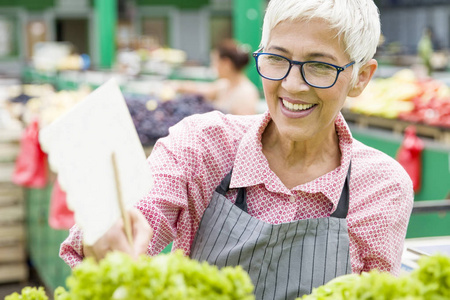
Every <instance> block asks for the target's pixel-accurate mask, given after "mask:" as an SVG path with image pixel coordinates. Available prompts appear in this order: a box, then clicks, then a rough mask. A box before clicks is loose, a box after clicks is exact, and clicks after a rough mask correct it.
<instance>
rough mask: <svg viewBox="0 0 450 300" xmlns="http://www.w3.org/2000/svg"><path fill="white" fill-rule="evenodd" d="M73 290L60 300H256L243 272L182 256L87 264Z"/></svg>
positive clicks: (72, 280) (116, 257)
mask: <svg viewBox="0 0 450 300" xmlns="http://www.w3.org/2000/svg"><path fill="white" fill-rule="evenodd" d="M67 287H68V290H66V289H64V288H63V287H58V288H57V289H56V290H55V295H54V296H55V300H72V299H73V300H75V299H76V300H83V299H86V300H96V299H98V300H105V299H114V300H120V299H123V300H125V299H127V300H128V299H136V300H139V299H155V300H156V299H158V300H173V299H185V300H194V299H195V300H206V299H215V300H216V299H217V300H227V299H229V300H232V299H235V300H251V299H255V298H254V296H253V294H252V293H253V284H252V282H251V280H250V277H249V276H248V274H247V273H246V272H245V271H244V270H243V269H242V268H241V267H240V266H237V267H225V268H222V269H218V268H217V267H215V266H212V265H209V264H208V263H206V262H202V263H200V262H198V261H195V260H191V259H189V258H188V257H185V256H184V255H183V254H182V253H181V252H175V253H172V254H161V255H158V256H155V257H149V256H146V255H142V256H140V257H139V258H138V259H137V260H134V259H133V258H131V257H130V256H128V255H126V254H123V253H120V252H111V253H109V254H108V255H107V256H106V257H105V258H104V259H103V260H101V261H100V262H99V263H97V262H95V261H94V260H93V259H92V258H87V259H85V260H84V261H83V262H82V263H81V264H80V265H79V266H77V267H76V268H74V270H73V272H72V275H71V276H70V277H68V279H67ZM19 299H24V300H25V299H30V300H31V299H33V300H46V299H48V298H47V296H46V295H45V292H44V290H43V289H42V288H40V289H36V288H31V287H26V288H24V289H23V290H22V294H21V295H20V294H18V293H13V294H11V295H9V296H6V298H5V300H19Z"/></svg>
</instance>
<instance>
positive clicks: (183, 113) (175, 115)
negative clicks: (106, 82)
mask: <svg viewBox="0 0 450 300" xmlns="http://www.w3.org/2000/svg"><path fill="white" fill-rule="evenodd" d="M124 97H125V102H126V103H127V106H128V110H129V111H130V115H131V118H132V119H133V123H134V126H135V127H136V131H137V133H138V136H139V139H140V141H141V143H142V145H143V146H151V145H154V144H155V143H156V141H157V140H158V139H159V138H161V137H165V136H167V135H168V134H169V128H170V127H171V126H173V125H175V124H176V123H178V122H180V121H181V120H182V119H184V118H185V117H187V116H190V115H193V114H198V113H206V112H209V111H212V110H214V109H215V108H214V107H213V105H212V104H211V103H209V102H207V101H206V100H205V99H204V98H203V97H202V96H201V95H196V94H183V95H178V96H177V97H175V98H174V99H173V100H169V101H162V100H161V99H157V98H155V97H151V96H145V95H135V94H125V95H124ZM148 101H156V103H157V105H156V108H155V109H153V110H149V109H148V108H147V102H148ZM150 108H151V109H152V108H153V107H152V106H150Z"/></svg>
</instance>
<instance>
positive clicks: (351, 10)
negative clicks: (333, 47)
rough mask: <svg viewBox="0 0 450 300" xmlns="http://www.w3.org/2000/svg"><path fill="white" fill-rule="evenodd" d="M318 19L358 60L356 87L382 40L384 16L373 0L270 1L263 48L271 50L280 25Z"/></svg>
mask: <svg viewBox="0 0 450 300" xmlns="http://www.w3.org/2000/svg"><path fill="white" fill-rule="evenodd" d="M315 18H320V19H324V20H326V21H327V22H328V23H329V24H330V26H331V28H333V29H335V30H337V36H338V37H340V38H342V39H343V42H344V46H345V52H346V53H347V55H348V56H349V57H350V59H351V60H354V61H355V65H354V67H353V74H352V84H355V83H356V80H357V76H358V71H359V68H360V67H361V66H362V65H364V64H365V63H367V62H368V61H369V60H370V59H372V58H373V56H374V55H375V52H376V50H377V46H378V42H379V40H380V34H381V26H380V14H379V10H378V7H377V6H376V5H375V3H374V2H373V0H270V2H269V5H268V6H267V10H266V14H265V16H264V24H263V29H262V37H261V44H260V46H261V47H262V48H265V47H267V43H268V42H269V39H270V33H271V31H272V29H273V28H274V27H275V26H276V25H277V24H278V23H280V22H282V21H285V20H290V21H292V20H311V19H315Z"/></svg>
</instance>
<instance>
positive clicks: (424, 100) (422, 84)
mask: <svg viewBox="0 0 450 300" xmlns="http://www.w3.org/2000/svg"><path fill="white" fill-rule="evenodd" d="M346 108H347V109H349V110H350V111H352V112H355V113H359V114H363V115H371V116H379V117H383V118H388V119H400V120H405V121H411V122H415V123H423V124H428V125H432V126H440V127H450V88H449V87H448V86H447V85H446V84H444V83H443V82H441V81H438V80H435V79H431V78H424V79H419V78H417V76H416V75H415V74H414V72H413V71H412V70H409V69H404V70H401V71H399V72H397V73H396V74H394V75H393V76H392V77H389V78H375V79H373V80H372V81H371V82H369V84H368V86H367V87H366V89H365V90H364V91H363V93H362V94H361V95H360V96H358V97H355V98H350V97H349V98H348V99H347V104H346Z"/></svg>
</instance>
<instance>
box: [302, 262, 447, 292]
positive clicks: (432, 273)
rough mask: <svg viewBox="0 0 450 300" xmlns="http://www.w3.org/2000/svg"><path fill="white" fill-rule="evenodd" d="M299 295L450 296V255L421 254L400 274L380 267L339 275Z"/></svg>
mask: <svg viewBox="0 0 450 300" xmlns="http://www.w3.org/2000/svg"><path fill="white" fill-rule="evenodd" d="M300 299H301V300H353V299H355V300H356V299H358V300H361V299H380V300H388V299H397V300H429V299H436V300H440V299H442V300H443V299H450V257H448V256H445V255H442V254H434V255H433V256H422V257H421V258H420V259H419V261H418V268H417V269H415V270H413V271H412V272H411V273H408V274H404V275H401V276H399V277H395V276H394V275H391V274H390V273H386V272H385V273H383V272H379V271H377V270H372V271H370V272H363V273H362V274H361V275H358V274H349V275H344V276H340V277H338V278H335V279H333V280H331V281H329V282H328V283H327V284H325V285H322V286H320V287H318V288H315V289H313V291H312V293H311V294H310V295H305V296H303V297H301V298H298V300H300Z"/></svg>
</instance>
